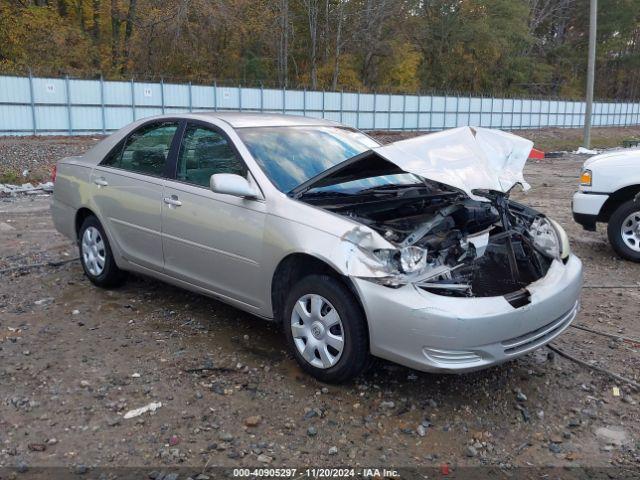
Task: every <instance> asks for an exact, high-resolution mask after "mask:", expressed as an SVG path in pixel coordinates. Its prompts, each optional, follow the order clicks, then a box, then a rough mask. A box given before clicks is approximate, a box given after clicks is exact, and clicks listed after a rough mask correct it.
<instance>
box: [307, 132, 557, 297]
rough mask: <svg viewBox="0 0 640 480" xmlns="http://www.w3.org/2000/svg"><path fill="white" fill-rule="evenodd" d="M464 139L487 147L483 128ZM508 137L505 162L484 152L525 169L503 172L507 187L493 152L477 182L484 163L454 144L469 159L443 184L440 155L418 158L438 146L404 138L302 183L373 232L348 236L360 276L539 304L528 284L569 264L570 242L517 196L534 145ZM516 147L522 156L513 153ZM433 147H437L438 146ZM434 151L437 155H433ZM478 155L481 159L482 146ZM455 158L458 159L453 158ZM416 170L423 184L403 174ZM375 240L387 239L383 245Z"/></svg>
mask: <svg viewBox="0 0 640 480" xmlns="http://www.w3.org/2000/svg"><path fill="white" fill-rule="evenodd" d="M469 132H470V133H471V134H472V135H473V138H472V139H470V138H469V136H468V134H469ZM462 133H463V134H462V136H458V140H460V142H459V144H460V143H461V144H463V145H464V143H465V142H466V143H467V145H464V146H466V147H468V150H472V147H473V146H475V147H478V145H477V143H476V144H473V143H472V142H475V141H476V139H475V135H476V132H475V131H473V130H470V129H467V131H465V132H462ZM500 134H501V135H502V136H501V137H499V138H498V141H499V142H500V143H499V146H500V147H501V148H502V151H503V154H502V155H503V156H502V157H501V158H498V159H496V158H495V155H497V154H496V152H497V151H498V150H499V149H496V148H495V144H494V145H493V146H492V148H487V146H486V144H485V145H484V147H485V148H484V150H483V149H482V148H479V150H480V153H484V154H493V155H494V157H492V158H491V162H493V164H494V166H495V167H496V168H497V169H499V170H500V171H501V172H504V171H508V170H509V167H513V165H514V162H517V163H519V164H520V171H518V170H517V169H515V168H512V175H511V177H510V178H506V177H505V176H504V175H503V176H502V177H500V174H499V173H498V172H497V171H496V172H495V178H496V179H498V181H497V182H494V177H492V173H493V172H492V171H491V165H490V162H489V161H488V160H487V158H486V156H484V157H481V158H480V160H482V161H484V167H485V168H484V170H483V171H482V172H481V173H482V175H481V178H482V181H481V182H475V183H474V182H472V181H470V180H469V178H470V177H469V173H470V172H473V171H474V169H476V170H477V169H478V168H480V166H481V165H479V162H478V161H476V162H475V164H474V163H472V160H473V158H471V157H472V156H471V155H467V157H469V158H467V157H464V155H460V149H458V150H456V148H457V147H458V146H459V145H456V144H454V145H453V146H451V144H450V145H449V153H450V152H454V153H456V154H457V155H458V157H453V159H454V160H460V158H462V159H463V160H464V161H458V162H457V167H458V170H457V171H456V170H453V169H448V170H447V171H446V172H445V174H446V175H447V176H448V177H447V178H449V179H450V181H449V182H448V183H444V182H443V179H445V174H439V173H436V174H434V175H432V177H434V176H435V177H437V180H434V179H433V178H431V179H430V178H426V177H425V176H424V175H425V174H426V173H425V170H429V171H431V172H439V169H438V168H439V165H438V161H437V160H438V159H437V158H436V159H435V160H434V158H431V159H430V160H429V161H428V162H427V163H428V165H427V167H425V166H424V164H425V162H422V163H420V162H416V161H415V158H413V159H412V157H415V156H416V151H419V150H421V149H423V151H425V150H424V148H425V147H428V146H429V145H425V143H427V144H428V143H429V141H427V142H424V141H423V142H422V144H420V143H419V142H415V141H414V144H413V145H410V146H409V147H411V148H409V149H406V148H405V149H403V148H402V147H403V145H402V144H403V143H404V142H397V143H396V144H395V145H393V148H389V146H387V147H381V149H379V150H378V151H376V152H373V151H372V152H370V153H368V154H367V155H362V156H361V158H359V159H355V160H353V161H350V162H345V164H344V165H342V166H340V168H337V169H334V171H333V172H328V174H325V175H323V176H322V177H321V178H316V179H312V181H310V182H308V184H307V185H303V186H301V188H299V189H298V190H297V191H296V192H294V195H295V196H296V198H298V199H299V200H302V201H304V202H306V203H309V204H312V205H315V206H318V207H321V208H323V209H325V210H329V211H331V212H334V213H336V214H339V215H342V216H345V217H348V218H350V219H352V220H354V221H356V222H358V223H360V224H362V225H364V226H366V227H368V228H362V227H360V226H358V227H356V228H354V229H353V230H351V231H350V232H348V233H347V234H346V235H345V236H344V237H343V240H344V242H343V243H344V244H345V245H346V247H345V248H347V249H348V250H350V251H349V252H346V255H345V258H346V259H347V263H348V265H347V271H348V272H349V274H350V275H352V276H355V277H359V278H366V279H368V280H371V281H374V282H376V283H379V284H382V285H385V286H388V287H391V288H397V287H400V286H402V285H407V284H412V285H415V286H416V287H418V288H421V289H423V290H426V291H428V292H430V293H433V294H437V295H446V296H454V297H492V296H504V297H505V298H506V299H507V300H508V301H509V302H510V303H511V304H512V305H513V306H516V307H517V306H522V305H525V304H527V303H528V301H529V293H528V292H527V286H529V285H530V284H532V283H533V282H536V281H537V280H539V279H541V278H543V277H544V276H545V275H546V274H547V271H548V270H549V268H550V266H551V264H552V263H553V262H554V261H556V260H557V261H563V260H566V259H567V258H568V256H569V244H568V239H567V236H566V234H565V232H564V230H563V229H562V228H561V227H560V226H559V225H558V224H557V223H556V222H554V221H553V220H551V219H549V218H547V217H546V216H544V215H542V214H541V213H539V212H537V211H535V210H533V209H532V208H529V207H526V206H524V205H522V204H519V203H517V202H514V201H511V200H509V193H510V191H511V189H512V188H513V187H514V185H517V184H520V185H522V184H523V183H524V180H522V173H521V167H522V165H523V164H524V160H526V157H525V159H524V160H522V158H521V157H522V152H523V151H525V150H526V148H527V145H522V143H521V142H520V143H519V141H513V139H511V138H510V137H515V136H510V137H504V135H506V134H503V132H500ZM436 135H438V134H436ZM483 136H484V137H483V138H484V141H485V143H486V142H487V138H489V139H490V140H494V139H495V138H493V137H491V136H490V135H488V134H487V132H486V131H483ZM426 137H430V136H426ZM426 137H425V138H426ZM515 138H517V139H519V140H522V141H524V142H528V141H525V140H524V139H520V138H519V137H515ZM449 140H451V139H449ZM509 141H511V142H513V145H515V146H516V147H520V148H519V150H517V149H516V148H512V149H509V148H507V147H508V146H509V145H510V143H509ZM431 143H432V145H431V146H432V147H434V148H435V149H436V150H437V148H438V145H437V144H436V145H435V146H434V145H433V142H431ZM480 147H482V145H481V146H480ZM440 148H441V149H442V147H440ZM412 150H414V151H412ZM463 150H464V149H463ZM529 150H530V145H529ZM504 152H506V153H504ZM429 153H430V154H432V157H433V149H432V150H429ZM436 153H437V152H436ZM445 153H447V152H444V153H442V157H443V158H444V157H445V156H446V155H445ZM463 153H465V152H463ZM516 154H517V155H516ZM473 155H475V158H476V159H477V158H478V155H479V153H478V148H477V149H476V150H475V151H474V152H473ZM516 156H517V158H515V157H516ZM398 158H399V159H398ZM407 158H409V160H407ZM451 159H452V155H449V157H448V158H447V161H451ZM499 160H502V164H500V162H499ZM470 162H471V163H470ZM416 164H417V165H418V167H415V165H416ZM470 166H471V167H473V168H471V169H470V168H469V167H470ZM410 167H411V168H410ZM443 168H445V170H446V167H443ZM441 169H442V168H441ZM465 169H466V171H465ZM409 172H410V173H411V174H412V178H413V179H414V180H413V181H411V179H407V178H406V176H405V177H404V178H403V177H402V176H403V175H406V174H407V173H409ZM371 178H375V179H377V180H376V182H373V183H375V186H374V187H371V188H365V189H359V190H351V191H349V190H348V189H345V188H339V189H336V188H335V186H336V185H345V184H351V185H354V184H362V182H363V180H367V181H370V180H371ZM380 179H384V180H383V181H380ZM398 180H401V181H398ZM358 182H359V183H358ZM498 188H502V190H499V189H498ZM372 231H374V232H377V234H379V237H381V238H379V237H378V235H375V234H373V233H372ZM374 237H377V238H379V240H382V239H384V240H385V241H384V242H381V241H376V238H374Z"/></svg>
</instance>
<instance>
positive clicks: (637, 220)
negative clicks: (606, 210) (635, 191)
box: [607, 200, 640, 262]
mask: <svg viewBox="0 0 640 480" xmlns="http://www.w3.org/2000/svg"><path fill="white" fill-rule="evenodd" d="M607 234H608V236H609V242H611V246H612V247H613V249H614V250H615V251H616V253H617V254H618V255H620V256H621V257H622V258H626V259H627V260H631V261H634V262H640V202H634V201H633V200H629V201H627V202H624V203H623V204H622V205H620V206H619V207H618V208H617V209H616V210H615V211H614V212H613V214H612V215H611V218H610V219H609V225H608V226H607Z"/></svg>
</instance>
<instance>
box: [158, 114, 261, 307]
mask: <svg viewBox="0 0 640 480" xmlns="http://www.w3.org/2000/svg"><path fill="white" fill-rule="evenodd" d="M176 163H177V164H176V175H175V178H174V179H169V180H167V182H166V184H165V190H164V199H163V205H162V246H163V251H164V261H165V272H166V273H167V274H169V275H171V276H173V277H175V278H178V279H180V280H183V281H186V282H189V283H191V284H194V285H197V286H199V287H202V288H205V289H207V290H209V291H211V292H213V293H215V294H217V295H219V296H223V297H225V298H227V299H231V300H235V301H237V302H240V303H242V304H243V305H245V306H250V307H254V308H260V307H261V306H262V305H261V304H262V301H261V300H260V299H261V298H262V297H263V296H264V295H263V290H264V286H263V285H262V282H261V261H262V250H263V248H262V240H263V229H264V221H265V203H264V201H263V200H260V199H258V200H249V199H245V198H240V197H234V196H231V195H223V194H218V193H214V192H212V191H211V190H210V188H209V179H210V177H211V175H213V174H216V173H232V174H237V175H242V176H244V177H246V178H251V174H250V173H249V171H248V169H247V167H246V165H245V164H244V162H243V161H242V159H241V157H240V155H239V154H238V153H237V151H236V149H235V148H234V146H233V145H232V143H231V141H230V140H229V139H228V138H227V137H226V135H224V133H223V132H221V131H218V130H217V129H214V128H212V127H211V126H210V125H205V124H199V123H195V122H194V123H191V122H190V123H187V125H186V127H185V131H184V135H183V137H182V142H181V145H180V149H179V153H178V157H177V162H176ZM250 181H252V180H250Z"/></svg>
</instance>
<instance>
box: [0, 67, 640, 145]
mask: <svg viewBox="0 0 640 480" xmlns="http://www.w3.org/2000/svg"><path fill="white" fill-rule="evenodd" d="M191 111H244V112H273V113H285V114H289V115H303V116H307V117H314V118H325V119H328V120H334V121H336V122H341V123H344V124H346V125H350V126H353V127H356V128H360V129H363V130H420V131H434V130H441V129H444V128H452V127H456V126H462V125H476V126H482V127H491V128H501V129H505V130H518V129H524V128H545V127H561V128H577V127H581V126H583V124H584V111H585V104H584V102H575V101H563V100H558V99H547V100H544V99H526V98H492V97H472V96H460V95H455V96H454V95H444V96H443V95H410V94H407V95H402V94H400V95H399V94H392V95H388V94H380V93H360V92H324V91H307V90H288V89H265V88H244V87H241V86H228V85H224V86H223V85H216V84H215V83H214V84H212V85H191V84H173V83H164V82H134V81H133V80H132V81H128V82H123V81H103V80H83V79H69V78H35V77H14V76H0V135H82V134H96V133H109V132H112V131H114V130H117V129H118V128H121V127H123V126H124V125H127V124H128V123H130V122H132V121H133V120H138V119H141V118H145V117H149V116H152V115H160V114H163V113H164V114H172V113H179V112H191ZM593 125H594V126H628V125H640V103H632V102H628V101H625V102H613V101H609V102H595V103H594V107H593Z"/></svg>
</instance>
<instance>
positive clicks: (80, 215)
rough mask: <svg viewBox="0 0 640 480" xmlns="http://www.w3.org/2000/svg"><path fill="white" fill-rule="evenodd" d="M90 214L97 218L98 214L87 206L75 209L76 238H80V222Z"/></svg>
mask: <svg viewBox="0 0 640 480" xmlns="http://www.w3.org/2000/svg"><path fill="white" fill-rule="evenodd" d="M91 216H94V217H96V218H98V216H97V215H96V214H95V213H94V211H93V210H91V209H90V208H87V207H80V208H79V209H78V210H77V211H76V218H75V220H74V228H75V233H76V240H77V239H79V238H80V228H81V227H82V224H83V223H84V221H85V220H86V219H87V218H89V217H91Z"/></svg>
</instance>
